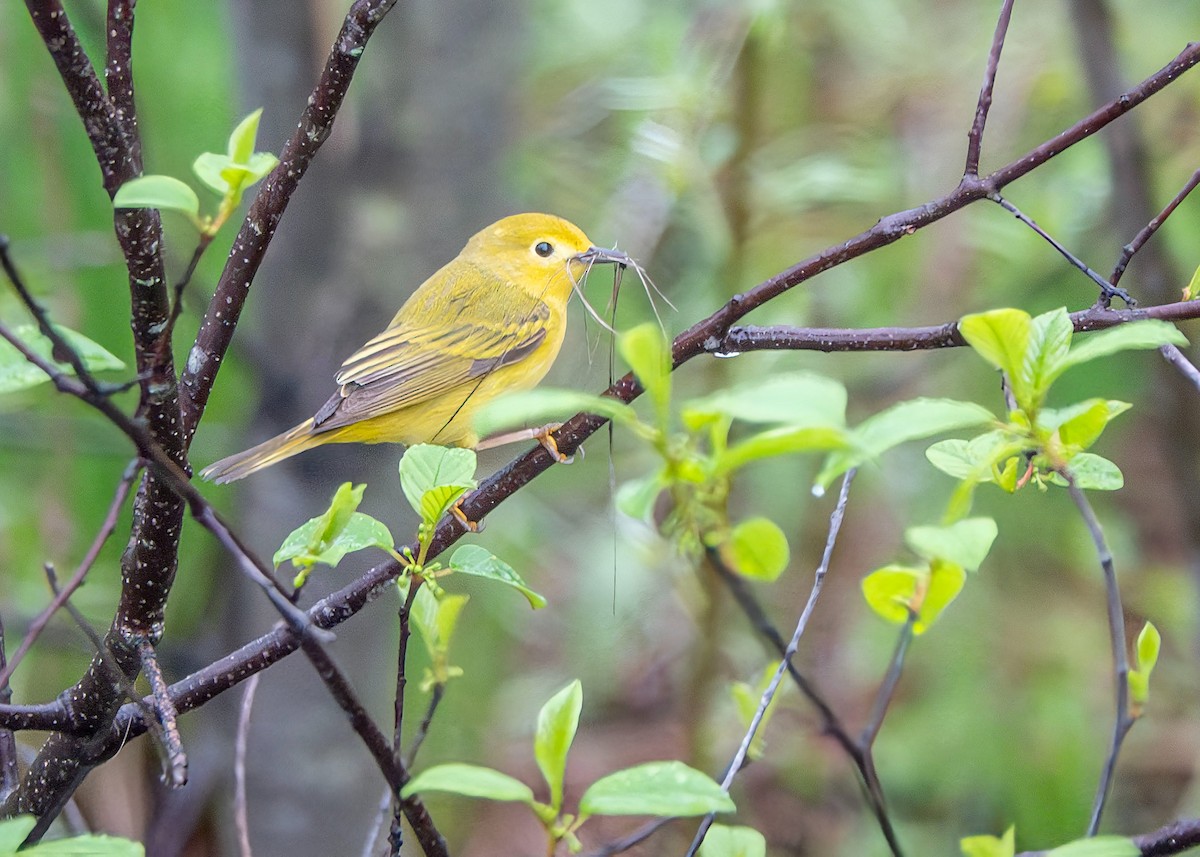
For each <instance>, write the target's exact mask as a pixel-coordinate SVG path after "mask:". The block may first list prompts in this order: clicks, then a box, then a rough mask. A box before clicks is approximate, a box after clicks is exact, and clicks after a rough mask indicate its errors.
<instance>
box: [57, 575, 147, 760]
mask: <svg viewBox="0 0 1200 857" xmlns="http://www.w3.org/2000/svg"><path fill="white" fill-rule="evenodd" d="M43 570H44V571H45V572H46V581H47V582H48V583H49V585H50V589H51V591H52V592H53V593H54V594H55V595H58V593H59V586H58V575H57V574H56V573H55V571H54V566H53V565H51V564H50V563H46V564H45V566H43ZM62 609H63V610H65V611H66V612H67V615H69V616H70V617H71V619H72V620H73V621H74V622H75V626H76V627H77V628H79V630H80V631H82V632H83V635H84V636H85V637H87V638H88V641H89V642H90V643H91V644H92V648H93V649H95V650H96V654H97V655H99V656H100V658H101V660H103V661H105V662H106V663H107V664H108V668H109V669H110V670H111V671H112V673H113V675H115V676H117V677H118V678H117V681H118V683H119V685H120V688H121V692H122V693H123V694H124V696H125V697H126V698H127V699H129V701H130V702H132V703H133V704H134V705H136V706H137V707H138V708H140V709H141V712H142V715H143V717H145V718H146V719H147V720H148V724H147V725H148V726H149V728H150V732H151V733H152V734H153V735H154V737H155V738H157V739H158V740H159V745H160V746H161V747H162V748H163V752H164V753H165V752H166V741H165V739H164V738H163V734H162V723H161V722H160V721H159V719H158V713H157V712H156V711H155V709H154V704H153V701H152V700H151V701H149V702H148V701H146V700H145V699H143V698H142V695H141V694H140V693H138V692H137V688H136V687H134V684H133V681H132V680H130V679H129V678H128V677H127V676H126V674H125V671H124V670H122V669H121V667H120V664H118V663H117V662H116V658H115V657H114V655H113V651H112V648H111V647H110V646H109V645H108V643H107V642H106V641H105V640H104V638H103V637H101V636H100V634H99V633H97V631H96V629H95V628H93V627H92V626H91V625H90V624H89V623H88V620H87V617H86V616H84V615H83V614H82V613H81V612H79V609H78V608H77V607H76V606H75V605H74V604H72V603H71V601H70V599H66V600H64V601H63V603H62Z"/></svg>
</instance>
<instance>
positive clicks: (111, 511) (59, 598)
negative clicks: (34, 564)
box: [0, 459, 141, 687]
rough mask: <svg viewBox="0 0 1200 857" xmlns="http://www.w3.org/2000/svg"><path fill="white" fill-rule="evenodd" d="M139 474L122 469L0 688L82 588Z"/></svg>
mask: <svg viewBox="0 0 1200 857" xmlns="http://www.w3.org/2000/svg"><path fill="white" fill-rule="evenodd" d="M140 470H141V462H140V461H138V460H137V459H134V460H133V461H130V462H129V464H128V465H127V466H126V467H125V472H124V473H123V474H121V481H120V482H118V483H117V490H116V492H115V493H114V494H113V498H112V502H110V503H109V504H108V513H107V514H106V515H105V516H104V521H103V522H102V523H101V524H100V531H99V532H98V533H96V537H95V538H94V539H92V544H91V545H90V546H89V547H88V550H87V553H85V554H84V555H83V559H82V560H80V562H79V565H78V566H76V568H75V571H74V572H73V573H72V574H71V577H70V579H68V580H67V582H66V584H64V585H63V586H62V588H61V589H59V590H58V592H57V593H56V594H55V595H54V597H53V598H52V599H51V600H50V603H49V604H47V605H46V607H45V608H44V609H43V610H42V612H40V613H39V614H38V615H37V616H36V617H34V619H33V621H32V622H30V623H29V630H28V631H27V632H26V633H25V636H24V638H23V639H22V640H21V644H20V645H19V646H17V651H16V652H14V653H13V656H12V658H11V659H10V660H9V662H8V663H7V664H5V665H3V668H0V687H7V686H8V682H9V679H10V678H12V674H13V672H14V671H15V670H16V668H17V666H18V665H19V664H20V663H21V659H22V658H24V657H25V654H26V653H27V652H28V651H29V649H30V647H31V646H32V645H33V644H34V643H35V642H37V639H38V637H39V636H41V633H42V631H43V630H45V628H46V625H47V624H49V622H50V619H51V617H53V616H54V614H55V613H57V612H58V610H59V608H60V607H62V605H63V603H64V602H66V600H67V599H68V598H70V597H71V595H73V594H74V592H75V590H77V589H78V588H79V587H80V586H82V585H83V581H84V579H85V578H86V577H87V574H88V572H89V571H90V570H91V568H92V565H93V564H94V563H95V562H96V557H97V556H99V555H100V548H102V547H103V546H104V544H105V542H107V541H108V538H109V536H111V535H112V533H113V530H115V529H116V527H117V518H118V517H119V516H120V514H121V509H123V508H124V506H125V500H126V499H127V498H128V497H129V489H130V487H131V486H132V485H133V480H134V478H136V476H137V474H138V472H139V471H140Z"/></svg>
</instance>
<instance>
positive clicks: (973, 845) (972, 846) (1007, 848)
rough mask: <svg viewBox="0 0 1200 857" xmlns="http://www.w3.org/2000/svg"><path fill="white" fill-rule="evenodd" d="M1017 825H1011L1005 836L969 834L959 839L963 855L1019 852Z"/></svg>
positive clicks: (994, 856) (1008, 856) (1001, 856)
mask: <svg viewBox="0 0 1200 857" xmlns="http://www.w3.org/2000/svg"><path fill="white" fill-rule="evenodd" d="M1016 830H1017V829H1016V827H1014V826H1012V825H1009V828H1008V830H1006V831H1004V835H1003V836H987V835H983V836H967V837H965V838H963V839H960V840H959V841H958V847H959V848H961V849H962V853H963V857H1013V855H1014V854H1016V853H1017V845H1016Z"/></svg>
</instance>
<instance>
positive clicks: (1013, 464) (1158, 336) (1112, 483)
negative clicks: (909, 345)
mask: <svg viewBox="0 0 1200 857" xmlns="http://www.w3.org/2000/svg"><path fill="white" fill-rule="evenodd" d="M958 328H959V331H960V332H961V333H962V335H963V338H965V339H966V340H967V343H968V344H969V345H970V346H971V347H972V348H973V349H974V350H975V352H976V353H977V354H979V356H981V357H982V358H983V359H984V360H986V361H987V362H988V363H990V364H991V365H992V366H993V367H994V368H996V369H999V370H1000V371H1001V372H1002V373H1003V375H1004V378H1005V379H1006V381H1007V384H1008V388H1009V390H1010V392H1011V394H1012V399H1013V402H1014V403H1015V405H1016V407H1015V408H1014V409H1013V410H1012V411H1011V413H1009V415H1008V419H1007V420H1003V421H1002V420H995V421H994V424H993V427H992V428H991V429H990V430H989V431H987V432H984V433H983V434H981V435H978V436H977V437H975V438H973V439H971V440H944V441H941V442H940V443H936V444H934V445H933V446H931V447H930V448H929V449H928V450H927V451H926V456H927V457H928V459H929V461H930V463H932V464H933V465H934V467H937V468H938V469H939V470H942V471H943V472H945V473H947V474H949V475H950V476H953V477H954V478H955V479H958V480H960V482H959V486H958V488H957V489H956V490H955V493H954V495H953V496H952V498H951V500H950V504H949V507H948V508H947V510H946V518H947V519H948V520H956V519H957V518H960V517H962V516H964V515H966V514H967V512H968V511H969V509H970V507H971V502H972V498H973V495H974V491H975V487H976V486H977V485H980V484H983V483H988V482H992V483H995V484H996V485H999V486H1000V487H1001V488H1003V489H1004V490H1005V491H1007V492H1009V493H1013V492H1015V491H1018V490H1020V489H1021V488H1023V487H1025V486H1026V485H1028V484H1030V483H1033V484H1035V485H1037V486H1038V488H1039V489H1041V490H1046V488H1047V486H1049V485H1066V484H1067V483H1066V479H1065V477H1064V475H1063V474H1064V473H1065V472H1066V471H1067V470H1070V472H1071V474H1072V476H1073V478H1074V479H1075V482H1076V484H1077V485H1079V487H1080V488H1084V489H1091V490H1098V491H1112V490H1115V489H1117V488H1120V487H1121V485H1122V484H1123V482H1124V480H1123V478H1122V476H1121V471H1120V470H1119V469H1118V468H1117V466H1116V465H1115V464H1113V463H1112V462H1111V461H1109V460H1108V459H1105V458H1102V457H1100V456H1098V455H1096V454H1094V453H1090V452H1087V451H1086V450H1087V449H1088V448H1089V447H1091V446H1092V445H1093V444H1094V443H1095V442H1096V441H1097V440H1098V439H1099V438H1100V435H1101V434H1102V433H1103V431H1104V429H1105V428H1106V427H1107V426H1108V424H1109V423H1110V422H1111V421H1112V420H1113V419H1115V418H1116V417H1117V416H1119V415H1120V414H1122V413H1124V412H1125V411H1126V410H1128V409H1129V405H1128V404H1126V403H1124V402H1118V401H1113V400H1108V399H1088V400H1086V401H1083V402H1078V403H1076V404H1074V405H1071V406H1069V407H1066V408H1057V409H1052V408H1047V407H1045V403H1046V399H1047V397H1048V395H1049V392H1050V389H1051V387H1052V385H1053V384H1054V382H1055V381H1056V380H1057V379H1058V378H1059V377H1060V376H1061V375H1062V374H1063V373H1064V372H1066V371H1067V370H1068V369H1071V368H1073V367H1075V366H1079V365H1081V364H1083V363H1086V362H1089V361H1091V360H1096V359H1098V358H1100V357H1106V356H1109V355H1112V354H1116V353H1119V352H1121V351H1128V350H1132V349H1148V348H1158V347H1161V346H1163V345H1168V344H1174V345H1183V344H1186V342H1187V340H1186V339H1185V338H1184V336H1183V334H1182V333H1180V332H1179V331H1178V330H1177V329H1176V328H1175V327H1174V326H1172V325H1170V324H1168V323H1166V322H1163V321H1155V320H1144V321H1136V322H1130V323H1129V324H1122V325H1119V326H1117V327H1114V328H1110V329H1108V330H1103V331H1100V332H1098V333H1093V334H1090V335H1089V336H1088V338H1087V339H1085V340H1083V341H1082V342H1080V343H1079V344H1077V345H1076V344H1073V338H1074V329H1073V327H1072V325H1071V319H1070V316H1069V315H1068V314H1067V311H1066V310H1065V309H1062V308H1059V309H1056V310H1053V311H1051V312H1047V313H1043V314H1042V315H1039V316H1037V317H1032V318H1031V317H1030V316H1029V314H1028V313H1026V312H1023V311H1022V310H1017V309H999V310H993V311H991V312H986V313H979V314H977V315H969V316H966V317H964V318H963V319H962V320H961V321H960V322H959V324H958Z"/></svg>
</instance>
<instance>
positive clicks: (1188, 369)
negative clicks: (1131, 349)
mask: <svg viewBox="0 0 1200 857" xmlns="http://www.w3.org/2000/svg"><path fill="white" fill-rule="evenodd" d="M1158 353H1159V354H1161V355H1162V356H1163V359H1164V360H1166V361H1167V362H1168V363H1170V364H1171V365H1172V366H1174V367H1175V368H1176V369H1178V370H1179V373H1180V374H1181V375H1183V377H1184V378H1186V379H1187V380H1189V381H1191V382H1192V386H1194V387H1195V388H1196V389H1197V390H1200V369H1197V368H1196V364H1195V363H1193V362H1192V361H1191V360H1188V359H1187V356H1186V355H1184V353H1183V352H1182V351H1180V350H1179V346H1178V345H1173V344H1171V343H1167V344H1166V345H1161V346H1159V349H1158Z"/></svg>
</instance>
